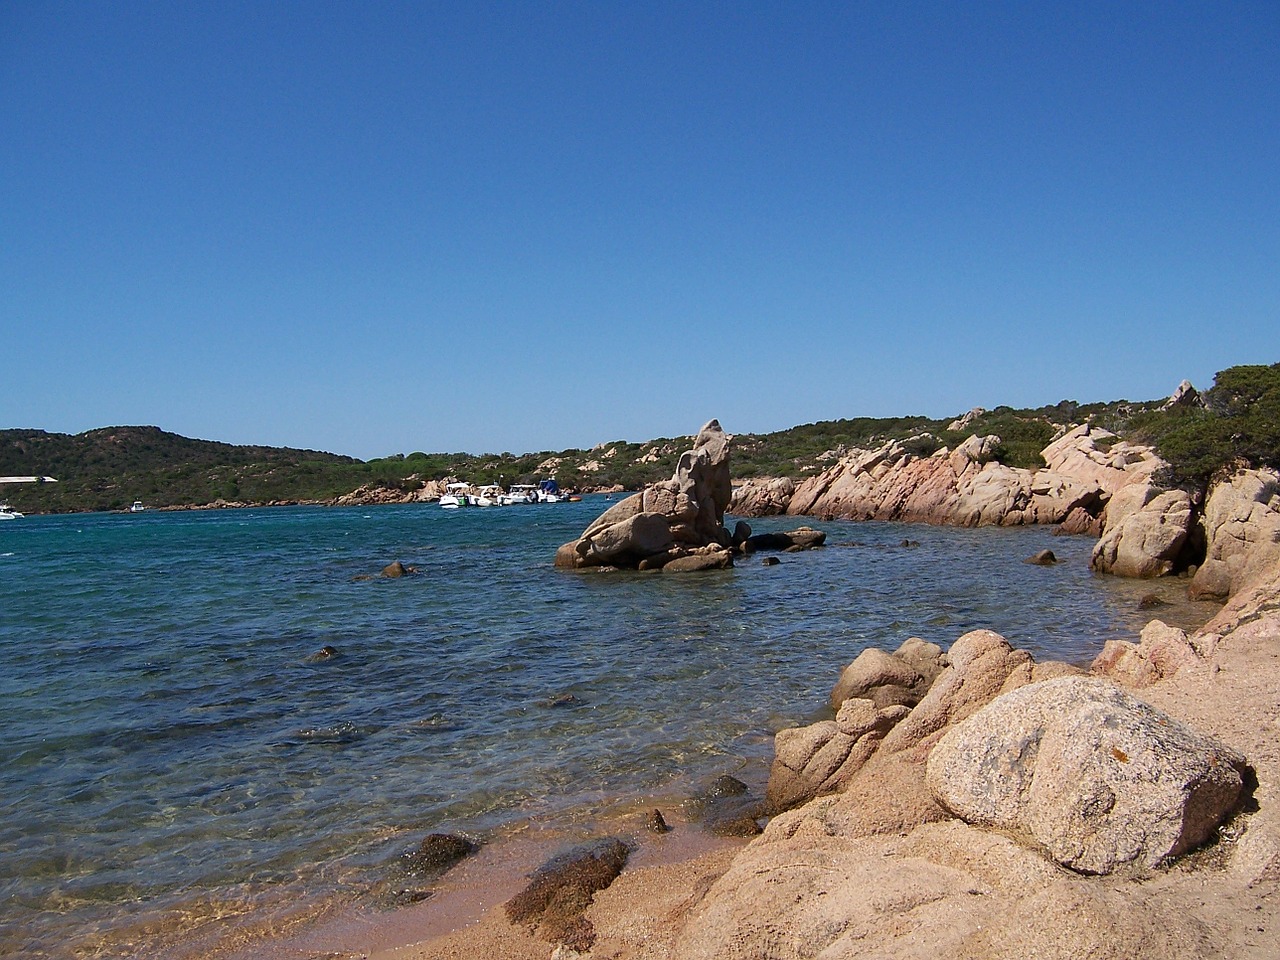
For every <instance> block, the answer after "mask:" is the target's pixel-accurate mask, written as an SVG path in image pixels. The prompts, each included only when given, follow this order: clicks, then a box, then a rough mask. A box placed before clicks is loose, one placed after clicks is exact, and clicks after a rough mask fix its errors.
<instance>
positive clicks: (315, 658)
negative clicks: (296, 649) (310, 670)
mask: <svg viewBox="0 0 1280 960" xmlns="http://www.w3.org/2000/svg"><path fill="white" fill-rule="evenodd" d="M337 655H338V648H337V647H331V646H329V644H327V643H326V644H325V645H324V646H323V647H321V648H320V649H319V650H317V651H316V652H315V653H312V654H308V655H307V658H306V660H305V661H304V662H305V663H324V661H326V660H332V659H333V658H334V657H336V656H337Z"/></svg>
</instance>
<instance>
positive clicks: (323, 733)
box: [298, 720, 379, 746]
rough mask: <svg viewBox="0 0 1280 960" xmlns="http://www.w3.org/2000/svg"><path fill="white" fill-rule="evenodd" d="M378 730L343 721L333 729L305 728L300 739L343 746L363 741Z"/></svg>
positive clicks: (299, 734)
mask: <svg viewBox="0 0 1280 960" xmlns="http://www.w3.org/2000/svg"><path fill="white" fill-rule="evenodd" d="M378 729H379V728H378V727H376V726H357V725H356V724H354V723H352V722H351V721H350V720H343V721H342V722H340V723H335V724H334V725H333V726H331V727H304V728H303V729H301V730H299V731H298V739H299V740H303V741H306V742H307V743H320V744H331V745H336V746H342V745H344V744H348V743H355V742H356V741H357V740H363V739H364V738H365V737H367V736H369V735H370V734H372V733H376V732H377V731H378Z"/></svg>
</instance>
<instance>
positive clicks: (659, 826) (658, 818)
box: [643, 810, 671, 833]
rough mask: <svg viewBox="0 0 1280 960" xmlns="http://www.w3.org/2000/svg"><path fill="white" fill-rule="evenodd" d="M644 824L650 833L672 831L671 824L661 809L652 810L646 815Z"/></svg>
mask: <svg viewBox="0 0 1280 960" xmlns="http://www.w3.org/2000/svg"><path fill="white" fill-rule="evenodd" d="M643 825H644V828H645V829H646V830H648V831H649V832H650V833H670V832H671V826H670V825H669V824H668V823H667V818H666V817H664V816H663V815H662V811H661V810H650V811H649V812H648V813H646V814H645V815H644V820H643Z"/></svg>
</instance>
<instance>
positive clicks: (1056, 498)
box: [744, 432, 1115, 526]
mask: <svg viewBox="0 0 1280 960" xmlns="http://www.w3.org/2000/svg"><path fill="white" fill-rule="evenodd" d="M1097 436H1098V435H1097V434H1096V433H1094V434H1090V433H1087V432H1073V433H1072V434H1069V435H1068V436H1067V437H1066V438H1063V440H1061V441H1057V446H1056V447H1055V450H1057V451H1058V455H1059V459H1060V460H1061V462H1063V463H1064V464H1067V465H1069V466H1070V465H1075V464H1076V463H1077V461H1078V462H1079V463H1087V464H1088V466H1089V469H1088V470H1086V471H1085V472H1084V474H1083V475H1081V476H1076V475H1073V474H1071V473H1069V472H1067V471H1066V470H1053V469H1049V470H1037V471H1033V470H1023V469H1018V468H1014V467H1008V466H1005V465H1004V464H1001V463H997V462H995V460H994V456H995V453H996V449H997V448H998V446H999V443H1000V438H999V437H994V436H986V437H981V436H973V437H970V438H969V439H967V440H965V441H964V442H963V443H962V444H960V445H959V446H958V447H956V448H955V449H954V450H948V449H947V448H945V447H944V448H942V449H941V450H938V451H936V452H934V453H932V454H930V455H928V456H921V455H920V454H919V453H917V452H916V451H919V450H921V449H927V448H923V447H922V444H923V442H924V440H925V438H918V437H917V438H909V439H907V440H893V441H889V442H888V443H886V444H884V445H883V446H881V447H879V448H877V449H875V450H870V451H867V450H855V451H852V452H850V453H849V454H848V455H846V456H845V457H844V458H842V459H841V460H840V461H839V462H838V463H836V464H835V465H834V466H832V467H830V468H828V469H827V470H824V471H823V472H822V473H820V474H818V475H817V476H815V477H811V478H810V479H808V480H805V481H804V482H803V483H801V484H800V485H799V486H798V487H797V488H796V491H795V493H794V494H793V495H792V497H791V500H790V502H789V503H788V505H787V513H788V514H791V515H796V516H798V515H812V516H819V517H827V518H835V517H842V518H847V519H853V520H903V521H916V522H926V523H946V524H956V525H960V526H981V525H986V524H1001V525H1006V526H1016V525H1021V524H1032V523H1060V522H1062V521H1063V520H1064V519H1066V518H1067V517H1068V516H1069V515H1070V514H1071V513H1072V512H1073V511H1084V512H1085V513H1087V514H1089V515H1096V514H1097V513H1098V511H1099V510H1100V509H1101V507H1102V504H1103V503H1104V501H1105V499H1106V497H1107V495H1108V491H1107V488H1106V487H1105V486H1103V485H1102V483H1101V482H1099V479H1098V476H1106V479H1107V481H1108V482H1109V483H1113V482H1115V478H1113V477H1111V476H1109V475H1107V474H1106V468H1104V467H1102V466H1100V465H1099V464H1097V463H1095V462H1094V461H1093V460H1091V459H1089V457H1088V456H1086V455H1085V454H1084V453H1083V452H1082V451H1085V450H1092V449H1093V448H1092V446H1091V444H1092V443H1093V441H1094V440H1095V439H1097ZM1052 446H1054V445H1051V447H1052ZM1069 453H1074V454H1076V456H1075V459H1072V457H1071V456H1069V455H1068V454H1069ZM1095 475H1096V476H1095ZM744 501H745V498H744Z"/></svg>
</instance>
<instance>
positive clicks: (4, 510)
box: [0, 477, 58, 520]
mask: <svg viewBox="0 0 1280 960" xmlns="http://www.w3.org/2000/svg"><path fill="white" fill-rule="evenodd" d="M57 482H58V481H57V480H55V479H54V478H53V477H0V483H57ZM23 516H24V514H22V513H20V512H19V511H17V510H14V509H13V508H12V507H10V506H9V504H7V503H0V520H21V519H22V518H23Z"/></svg>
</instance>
